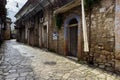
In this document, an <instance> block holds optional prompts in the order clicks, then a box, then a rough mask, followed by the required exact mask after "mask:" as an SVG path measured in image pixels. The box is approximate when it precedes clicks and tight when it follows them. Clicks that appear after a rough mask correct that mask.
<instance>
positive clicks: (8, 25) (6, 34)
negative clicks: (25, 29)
mask: <svg viewBox="0 0 120 80" xmlns="http://www.w3.org/2000/svg"><path fill="white" fill-rule="evenodd" d="M11 24H12V22H11V19H10V18H8V17H7V18H6V29H5V30H4V40H9V39H10V36H11Z"/></svg>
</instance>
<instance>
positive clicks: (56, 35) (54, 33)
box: [53, 32, 58, 40]
mask: <svg viewBox="0 0 120 80" xmlns="http://www.w3.org/2000/svg"><path fill="white" fill-rule="evenodd" d="M57 38H58V33H57V32H53V40H57Z"/></svg>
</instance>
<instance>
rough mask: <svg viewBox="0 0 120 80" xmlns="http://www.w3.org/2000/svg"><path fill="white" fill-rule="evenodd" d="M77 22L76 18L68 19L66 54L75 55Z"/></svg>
mask: <svg viewBox="0 0 120 80" xmlns="http://www.w3.org/2000/svg"><path fill="white" fill-rule="evenodd" d="M77 42H78V22H77V20H76V18H73V19H72V20H70V22H69V25H68V56H73V57H77V46H78V44H77Z"/></svg>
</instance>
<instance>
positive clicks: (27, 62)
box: [0, 40, 120, 80]
mask: <svg viewBox="0 0 120 80" xmlns="http://www.w3.org/2000/svg"><path fill="white" fill-rule="evenodd" d="M0 53H1V54H0V55H1V56H3V57H2V61H1V66H0V80H120V77H119V76H117V75H116V74H113V73H110V72H106V71H102V70H100V69H98V68H91V67H89V66H87V65H85V64H84V65H82V64H78V63H76V62H74V61H71V60H69V59H67V58H64V57H62V56H59V55H56V54H54V53H51V52H46V51H44V50H40V49H39V48H32V47H29V46H27V45H23V44H20V43H17V42H16V41H15V40H10V41H6V42H5V43H4V44H3V45H2V47H1V50H0Z"/></svg>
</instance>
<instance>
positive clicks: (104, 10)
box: [87, 0, 115, 71]
mask: <svg viewBox="0 0 120 80" xmlns="http://www.w3.org/2000/svg"><path fill="white" fill-rule="evenodd" d="M87 16H89V15H87ZM91 19H92V22H91V29H90V42H89V43H90V47H91V48H90V55H89V59H90V62H92V63H94V65H95V66H98V67H100V68H105V69H107V70H110V71H113V70H114V65H115V60H114V58H115V56H114V55H115V54H114V49H115V44H114V43H115V35H114V27H115V23H114V21H115V1H114V0H102V1H101V2H100V4H99V5H98V4H97V5H95V7H94V8H93V10H92V15H91ZM87 24H88V25H89V17H87Z"/></svg>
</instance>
